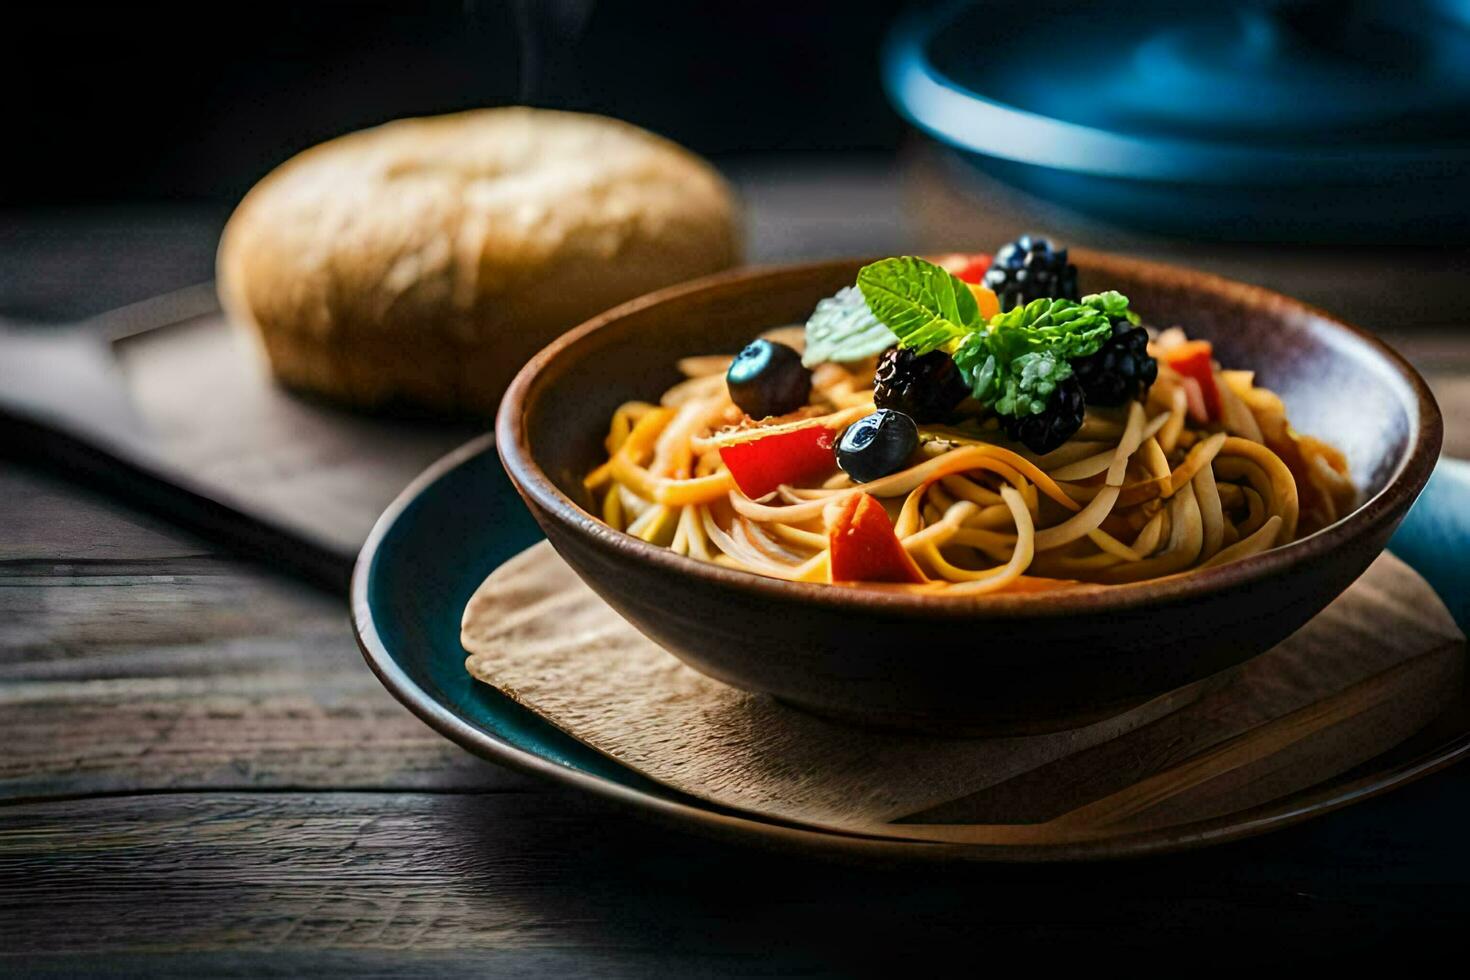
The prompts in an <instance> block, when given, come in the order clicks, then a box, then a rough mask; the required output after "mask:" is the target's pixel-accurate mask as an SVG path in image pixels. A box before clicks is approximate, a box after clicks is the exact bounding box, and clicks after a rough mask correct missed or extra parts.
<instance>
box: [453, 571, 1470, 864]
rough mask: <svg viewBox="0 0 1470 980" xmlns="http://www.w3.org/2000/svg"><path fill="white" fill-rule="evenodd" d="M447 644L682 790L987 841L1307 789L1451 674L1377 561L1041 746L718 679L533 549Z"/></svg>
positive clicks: (1423, 622)
mask: <svg viewBox="0 0 1470 980" xmlns="http://www.w3.org/2000/svg"><path fill="white" fill-rule="evenodd" d="M462 639H463V641H464V645H465V648H466V650H467V651H468V652H469V657H468V659H467V661H466V666H467V668H468V669H469V671H470V672H471V673H472V674H473V675H474V676H475V677H477V678H478V679H480V680H482V681H484V682H486V683H489V684H492V685H493V686H495V687H497V688H498V689H499V690H501V691H502V692H503V693H505V694H507V695H508V696H510V697H511V698H513V699H515V700H516V701H518V702H519V703H521V704H523V705H525V706H526V707H528V708H530V709H531V710H532V711H535V712H536V713H538V714H540V715H541V716H542V717H544V718H546V719H547V720H548V721H550V722H551V723H552V724H554V725H556V726H557V727H558V728H561V729H562V730H563V731H566V732H568V733H569V734H571V735H572V736H574V737H576V738H578V739H580V740H581V741H583V742H585V743H587V744H588V745H591V746H592V747H594V748H596V749H598V750H599V751H601V752H604V753H605V754H607V755H609V756H611V757H613V758H615V759H617V760H618V761H619V762H621V763H623V764H624V765H626V766H628V767H629V768H631V769H633V770H636V771H638V772H639V773H641V774H643V775H645V776H647V777H649V778H651V779H653V780H655V781H657V782H659V783H662V784H664V785H666V786H669V787H672V788H674V789H676V790H679V791H681V792H683V793H687V794H689V795H691V796H694V797H697V798H700V799H704V800H707V801H709V802H712V803H716V804H719V805H721V806H725V807H730V808H733V809H738V810H743V811H747V812H751V813H755V814H759V815H760V816H762V817H764V818H766V819H774V820H780V821H785V822H790V823H797V824H803V825H808V826H816V827H822V828H827V829H834V830H840V831H843V832H849V833H863V834H876V835H881V836H890V837H897V838H904V839H922V840H946V841H966V842H988V841H993V842H996V843H1008V842H1028V843H1032V842H1037V841H1043V840H1062V839H1067V840H1075V839H1087V838H1095V837H1097V836H1108V835H1112V834H1119V833H1125V832H1131V831H1134V830H1138V829H1141V828H1144V827H1156V826H1159V825H1161V824H1167V825H1177V824H1181V823H1189V822H1193V821H1197V820H1202V819H1207V818H1209V817H1213V816H1219V815H1223V814H1226V813H1231V812H1236V811H1238V810H1240V809H1243V808H1245V807H1248V806H1251V805H1255V804H1258V803H1262V802H1267V801H1269V800H1271V799H1275V798H1279V797H1280V796H1283V795H1285V794H1286V793H1289V792H1292V791H1295V790H1298V789H1301V788H1304V787H1307V786H1311V785H1314V784H1316V783H1317V782H1320V781H1322V780H1324V779H1327V778H1329V777H1331V776H1333V775H1336V774H1338V773H1341V772H1343V771H1345V770H1347V769H1349V768H1351V767H1352V766H1354V765H1357V764H1358V763H1360V762H1362V761H1364V760H1366V759H1369V758H1372V757H1373V756H1375V755H1377V754H1379V753H1381V752H1383V751H1385V750H1386V749H1388V748H1390V747H1392V746H1393V745H1395V744H1397V743H1398V742H1400V741H1402V740H1403V739H1405V738H1407V737H1408V736H1409V735H1410V734H1412V733H1413V732H1414V731H1416V730H1418V729H1419V728H1421V727H1422V726H1423V725H1425V724H1427V723H1428V722H1429V721H1430V720H1431V719H1433V718H1434V717H1435V716H1436V715H1437V714H1438V713H1439V712H1440V711H1441V710H1442V709H1443V707H1444V706H1445V705H1446V704H1447V703H1449V701H1450V700H1451V699H1452V698H1453V697H1454V696H1455V695H1456V694H1457V692H1458V691H1459V688H1460V686H1461V684H1462V683H1463V679H1462V672H1463V666H1464V638H1463V636H1462V635H1461V634H1460V632H1459V630H1458V629H1457V628H1456V627H1455V625H1454V622H1453V621H1452V620H1451V619H1450V617H1449V615H1448V613H1447V612H1446V611H1445V609H1444V607H1443V605H1442V604H1441V603H1440V602H1439V600H1438V599H1437V598H1436V597H1435V595H1434V593H1433V592H1432V590H1430V589H1429V587H1428V586H1427V585H1426V584H1425V583H1424V582H1423V580H1422V579H1420V578H1419V576H1418V575H1416V574H1415V573H1414V572H1413V571H1412V570H1411V569H1409V568H1408V566H1406V565H1404V564H1403V563H1402V562H1400V561H1399V560H1398V559H1396V558H1394V557H1392V556H1391V555H1387V554H1385V555H1384V556H1382V557H1380V558H1379V559H1378V560H1377V561H1376V562H1375V563H1374V564H1373V566H1372V567H1371V568H1370V569H1369V570H1368V572H1367V573H1366V574H1365V575H1364V576H1363V578H1362V579H1360V580H1359V581H1358V582H1357V583H1356V584H1355V585H1354V586H1353V587H1352V588H1351V589H1349V590H1348V591H1347V592H1346V593H1344V594H1343V596H1341V597H1339V598H1338V599H1337V600H1336V601H1335V602H1334V603H1333V604H1332V605H1330V606H1329V607H1328V608H1327V609H1326V610H1325V611H1324V612H1323V613H1322V614H1321V615H1319V616H1318V617H1317V618H1316V619H1315V620H1313V621H1312V622H1311V623H1309V624H1308V625H1307V626H1306V627H1304V628H1303V629H1302V630H1300V631H1299V632H1298V633H1296V634H1295V635H1293V636H1292V637H1290V638H1289V639H1287V640H1286V641H1285V642H1283V643H1281V644H1280V645H1278V646H1277V647H1276V648H1274V649H1273V650H1271V651H1269V652H1268V653H1266V654H1263V655H1262V656H1260V657H1257V658H1255V659H1254V660H1252V661H1250V662H1249V663H1247V664H1244V665H1242V666H1241V667H1237V668H1234V669H1232V670H1230V671H1226V672H1223V673H1221V674H1218V675H1216V676H1214V677H1211V678H1207V679H1206V680H1204V681H1201V682H1198V683H1196V684H1192V685H1189V686H1187V687H1184V688H1181V689H1179V690H1177V691H1173V692H1170V693H1169V694H1166V695H1164V696H1162V697H1160V698H1157V699H1155V700H1153V701H1151V702H1149V703H1147V704H1145V705H1142V706H1140V707H1138V708H1135V709H1133V710H1132V711H1129V712H1126V713H1124V714H1122V715H1119V716H1117V717H1114V718H1110V719H1107V720H1104V721H1102V722H1099V723H1096V724H1094V725H1091V726H1088V727H1086V728H1082V729H1077V730H1073V731H1068V732H1060V733H1055V734H1050V735H1042V736H1027V737H1015V738H990V739H950V738H941V737H935V736H924V735H907V734H901V733H892V732H877V731H864V730H860V729H856V728H852V727H848V726H843V725H838V724H835V723H831V722H828V721H825V720H823V719H819V718H816V717H813V716H811V715H807V714H805V713H802V712H800V711H797V710H795V709H792V708H789V707H787V706H785V705H782V704H779V703H777V702H775V701H773V700H772V699H770V698H768V697H764V696H760V695H754V694H750V693H747V692H744V691H739V690H737V689H735V688H731V687H728V686H726V685H724V684H721V683H719V682H718V681H714V680H712V679H710V678H707V677H705V676H704V675H702V674H699V673H698V672H696V671H694V670H692V669H691V668H689V667H686V666H684V665H683V664H682V663H681V662H679V661H678V660H676V659H675V658H674V657H672V656H670V655H669V654H667V653H666V652H664V651H663V650H662V649H660V648H659V647H657V646H656V645H654V644H653V643H652V642H651V641H649V640H648V639H646V638H645V637H643V636H642V635H641V634H640V633H638V632H637V631H636V630H634V629H633V628H632V627H631V626H629V625H627V623H625V622H624V621H623V620H622V619H621V618H620V617H619V616H618V615H617V614H616V613H614V612H613V611H612V610H611V609H610V608H608V607H607V606H606V604H604V603H603V602H602V601H601V600H600V599H598V598H597V597H596V596H595V595H594V594H593V593H592V591H591V590H590V589H588V588H587V587H586V586H585V585H583V584H582V583H581V581H580V580H578V579H577V578H576V576H575V574H574V573H573V572H572V571H571V570H570V569H569V568H568V567H567V566H566V565H565V564H564V563H563V562H562V561H561V559H560V558H558V557H557V556H556V554H555V552H554V551H552V550H551V547H550V545H549V544H547V543H546V542H542V543H541V544H538V545H536V546H534V547H532V548H530V549H528V550H527V551H525V552H523V553H522V554H521V555H519V556H517V557H516V558H514V559H512V560H511V561H510V562H508V563H506V564H505V565H503V566H501V568H499V569H497V570H496V572H494V573H493V574H492V575H491V576H490V577H489V578H488V579H487V580H486V581H485V583H484V584H483V585H482V586H481V588H480V589H479V590H478V591H477V592H476V594H475V596H474V597H473V598H472V599H471V600H470V602H469V604H468V606H467V608H466V610H465V619H464V628H463V634H462ZM1161 655H1163V656H1166V655H1167V651H1161Z"/></svg>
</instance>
